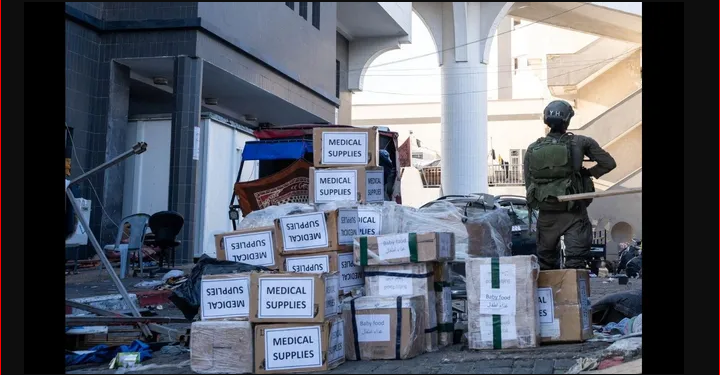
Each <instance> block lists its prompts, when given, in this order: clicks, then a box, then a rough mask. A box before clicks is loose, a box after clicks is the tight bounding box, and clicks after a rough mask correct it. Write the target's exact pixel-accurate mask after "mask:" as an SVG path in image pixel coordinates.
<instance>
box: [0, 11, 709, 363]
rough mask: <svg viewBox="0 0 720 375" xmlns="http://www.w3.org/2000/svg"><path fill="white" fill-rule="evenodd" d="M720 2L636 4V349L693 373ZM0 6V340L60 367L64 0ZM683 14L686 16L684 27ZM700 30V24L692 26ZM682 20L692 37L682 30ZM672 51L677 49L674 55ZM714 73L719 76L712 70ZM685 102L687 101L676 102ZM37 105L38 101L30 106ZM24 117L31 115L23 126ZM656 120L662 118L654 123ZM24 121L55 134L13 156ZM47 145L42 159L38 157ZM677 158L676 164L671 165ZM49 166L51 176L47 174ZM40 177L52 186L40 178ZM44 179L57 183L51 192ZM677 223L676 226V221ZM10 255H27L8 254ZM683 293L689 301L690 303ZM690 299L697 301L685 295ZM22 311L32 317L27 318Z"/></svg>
mask: <svg viewBox="0 0 720 375" xmlns="http://www.w3.org/2000/svg"><path fill="white" fill-rule="evenodd" d="M716 6H717V5H716V4H714V3H713V5H712V9H713V11H712V12H711V11H708V9H706V8H704V7H703V8H701V7H698V6H687V7H685V5H684V3H680V2H673V3H665V4H660V3H659V2H645V3H644V4H643V7H644V8H645V9H644V11H645V15H647V16H648V18H646V19H645V20H644V23H645V24H644V29H645V30H646V31H647V33H646V34H645V35H646V36H647V37H646V38H645V40H644V44H645V45H644V47H645V48H644V54H645V61H649V64H648V74H649V80H648V90H647V92H645V95H646V99H647V100H645V104H647V105H648V107H647V108H648V110H647V111H645V113H644V115H645V117H646V118H647V119H648V122H649V124H650V129H651V130H650V131H649V132H647V133H646V135H645V137H644V139H645V144H646V148H645V150H647V152H645V154H646V156H647V157H648V158H649V159H647V161H648V164H647V165H646V166H645V168H646V169H647V171H646V172H647V173H646V178H645V180H646V181H648V183H646V184H645V185H646V187H648V188H649V189H650V190H649V191H648V192H646V196H648V199H647V200H646V201H647V202H646V204H645V205H644V209H643V213H647V214H648V215H647V217H646V218H645V225H644V229H645V233H646V234H647V236H644V237H645V238H644V242H646V244H647V246H646V248H647V249H649V251H650V253H648V256H649V257H648V259H647V261H649V263H646V265H647V267H646V268H645V269H646V271H645V272H644V278H645V283H646V288H645V289H646V290H645V296H646V297H645V298H644V302H645V305H646V308H647V309H648V310H649V312H650V313H649V314H648V315H647V316H646V317H645V320H646V322H647V323H648V327H649V329H648V331H647V332H646V333H645V337H644V340H643V341H644V343H645V348H644V351H645V352H646V353H648V354H652V356H648V360H647V361H645V364H644V368H643V369H644V372H646V373H684V372H685V369H687V371H688V372H691V373H692V372H701V371H702V370H701V368H705V367H706V366H707V363H706V362H705V359H707V358H709V357H707V354H704V353H706V351H705V350H697V348H698V344H701V345H703V344H704V345H707V344H708V342H709V344H710V347H714V345H715V342H716V341H715V338H714V337H711V336H712V335H710V333H711V332H712V330H710V329H709V327H708V322H711V321H712V322H715V320H714V317H710V316H705V315H714V313H715V310H714V308H710V309H707V308H702V306H703V305H705V304H702V303H699V302H700V301H703V300H709V299H711V300H714V294H712V296H711V297H713V298H709V297H708V296H706V295H705V293H706V292H708V291H710V290H708V289H707V282H702V281H701V280H699V277H700V275H715V274H716V273H717V272H718V270H717V268H715V267H716V266H714V265H713V264H714V263H713V262H709V261H707V262H706V261H704V259H705V258H706V257H707V254H708V253H712V252H714V250H712V248H713V247H714V246H717V245H716V243H715V242H714V241H713V242H711V243H710V244H708V243H707V241H703V239H705V238H708V237H709V238H710V239H714V238H715V237H713V236H712V235H708V234H706V233H703V232H701V231H700V230H699V229H700V228H702V229H704V227H705V225H704V223H706V222H714V221H715V220H717V215H714V217H715V218H716V219H712V216H711V215H710V210H708V209H707V208H706V207H708V208H709V207H713V206H712V205H708V204H707V202H706V201H707V199H708V197H711V196H715V195H714V189H715V187H713V186H712V185H711V184H707V183H705V182H706V181H709V180H710V178H709V177H705V175H706V174H708V170H711V171H712V173H710V174H712V175H714V174H715V171H717V170H718V169H716V168H715V167H710V168H708V167H707V166H706V165H705V164H704V163H702V164H698V163H699V162H701V161H702V160H706V159H703V158H701V157H700V156H701V154H707V153H709V150H711V149H715V148H716V147H717V145H716V146H713V145H714V144H715V142H716V140H717V139H718V136H717V135H716V134H715V132H717V131H718V128H716V127H715V126H716V125H715V121H717V119H716V118H713V119H708V118H707V117H708V116H709V112H714V111H715V108H716V107H715V106H716V105H717V104H716V103H717V101H716V98H715V95H708V94H701V93H702V92H706V93H707V92H710V91H712V90H714V89H711V90H710V89H708V88H707V87H703V86H706V85H707V84H709V83H711V82H710V81H711V80H710V79H708V77H707V73H708V71H707V70H706V69H705V65H706V62H707V61H708V60H707V57H705V56H707V55H712V56H714V54H713V53H707V52H708V51H707V48H708V47H707V46H711V49H714V46H717V44H715V37H712V38H710V36H709V35H715V34H714V32H715V31H714V29H713V30H712V32H710V30H708V29H709V28H711V27H710V26H712V28H714V27H716V26H715V25H717V19H716V18H715V16H716V15H717V14H718V13H717V12H716V11H714V10H715V9H716V8H715V7H716ZM5 8H6V13H5V14H6V15H9V16H8V17H7V18H8V19H9V18H12V19H13V22H12V25H14V26H10V25H11V24H7V23H6V29H10V28H11V27H12V28H15V27H17V26H18V25H20V26H21V27H22V28H23V30H24V31H23V34H22V36H20V35H17V34H14V33H13V34H8V33H7V31H6V37H5V43H6V44H5V46H6V51H11V52H13V54H12V55H6V56H10V57H9V58H8V59H7V60H6V65H5V66H6V69H5V70H6V71H7V72H11V75H9V76H8V79H10V81H6V82H7V83H8V87H9V88H8V90H5V91H7V93H6V95H5V103H6V104H7V105H6V106H5V107H6V109H8V110H7V111H6V113H5V119H6V120H7V121H6V123H7V124H8V125H7V126H6V128H5V133H6V142H5V143H6V149H5V155H6V161H8V162H7V163H5V166H6V170H5V172H6V174H7V175H8V176H12V177H14V178H15V179H17V178H18V177H19V178H20V179H21V180H22V182H20V183H18V182H16V180H13V181H8V184H7V185H6V187H5V194H6V196H7V197H9V198H8V200H7V202H6V212H8V215H5V216H6V222H5V228H6V229H8V230H7V231H5V232H6V234H9V235H8V236H6V239H5V243H6V245H7V246H6V248H7V249H8V254H10V258H9V259H7V258H6V259H7V260H6V261H10V262H11V263H7V265H8V266H7V270H6V273H5V277H4V279H5V281H6V288H5V291H6V293H5V298H6V299H7V300H8V301H10V302H12V304H11V305H7V304H6V309H5V316H6V318H5V320H6V321H7V322H9V324H8V325H7V326H6V331H5V337H6V338H9V339H8V340H7V342H6V346H5V349H6V351H7V353H8V355H7V356H4V357H5V358H6V365H5V367H6V370H16V371H17V372H19V373H64V372H65V367H64V362H63V359H62V357H61V356H60V355H59V353H55V350H57V349H59V348H62V347H63V345H64V337H63V336H64V331H63V329H62V327H63V326H64V323H63V322H62V320H63V315H64V302H63V299H64V290H63V284H62V283H61V277H64V276H62V275H63V274H62V267H61V266H59V264H62V263H64V259H63V256H64V254H63V252H62V251H61V250H60V246H63V245H64V244H62V243H60V241H61V240H60V239H61V238H62V236H61V235H60V234H59V233H56V234H53V233H51V232H54V231H57V232H60V230H61V229H60V228H61V227H62V226H61V225H55V224H54V223H56V221H55V220H54V218H55V217H58V212H62V210H63V209H64V206H63V203H62V202H63V200H64V197H62V196H61V195H60V192H61V190H60V185H61V184H62V175H61V173H62V172H61V171H62V170H63V168H62V166H61V164H60V163H62V161H61V160H62V158H60V157H59V155H55V154H61V153H62V152H63V150H62V148H64V146H63V143H62V142H61V141H60V139H61V137H63V134H62V132H63V130H64V129H63V127H62V126H61V124H62V123H63V121H64V118H63V117H64V111H65V110H64V106H63V101H62V100H61V98H62V97H63V96H64V91H63V83H64V82H63V81H64V80H63V76H64V75H63V70H64V48H63V47H62V46H63V44H62V43H63V42H62V36H63V33H62V32H61V31H60V30H64V25H63V20H64V13H65V7H64V3H61V2H55V3H32V4H24V5H20V3H13V2H10V3H6V4H5ZM26 16H27V18H26ZM681 20H684V21H685V23H684V25H683V24H682V23H681V22H683V21H681ZM681 25H682V26H681ZM683 26H684V27H683ZM699 28H702V29H703V30H693V31H694V32H691V31H690V30H691V29H699ZM685 29H686V30H688V35H685V33H684V30H685ZM695 39H700V40H699V41H698V40H695ZM703 39H704V40H703ZM703 41H712V42H711V43H708V44H704V45H703V47H702V48H693V47H691V48H684V45H686V44H687V45H688V46H691V45H699V43H701V42H703ZM693 42H696V43H693ZM26 46H27V47H26ZM18 52H20V53H18ZM696 55H697V57H696ZM678 56H682V57H683V58H682V59H679V58H678ZM685 60H687V64H685ZM25 66H28V67H32V66H35V67H36V68H29V69H28V71H27V73H26V72H25ZM689 67H693V68H689ZM683 71H684V72H683ZM19 73H21V74H23V75H24V76H25V82H24V83H23V82H17V81H18V80H19V79H18V77H19V76H20V74H19ZM683 73H685V74H683ZM701 74H702V75H703V76H701ZM685 75H687V78H686V77H685ZM712 82H717V81H715V80H714V79H713V80H712ZM713 85H714V83H713ZM24 87H27V88H28V89H29V90H28V91H29V94H28V95H25V92H24ZM10 91H13V92H12V93H10ZM685 92H687V93H688V95H687V96H685V95H684V93H685ZM20 93H22V94H20ZM25 98H28V102H29V105H28V108H26V109H25V111H24V112H25V113H24V112H21V111H18V110H17V108H19V107H24V105H25ZM38 99H40V100H38ZM686 100H687V101H688V103H687V105H685V103H684V102H685V101H686ZM38 108H40V109H41V110H40V111H37V109H38ZM11 110H12V111H11ZM26 114H27V116H26ZM37 114H43V115H46V116H43V117H41V118H33V117H31V116H33V115H34V116H36V117H37ZM712 116H713V117H714V116H715V114H713V115H712ZM25 117H27V119H28V120H27V124H26V123H25ZM661 123H665V124H667V125H669V126H664V127H661V126H659V124H661ZM706 123H707V124H709V127H707V126H708V125H705V124H706ZM26 127H27V128H28V129H32V130H35V129H37V130H39V131H40V132H42V131H45V132H47V133H48V134H50V133H52V134H54V135H53V136H44V134H38V133H39V132H38V131H34V132H33V133H30V137H28V138H29V140H30V141H29V142H28V143H29V144H28V145H27V146H28V147H25V148H24V150H23V151H22V153H23V154H24V156H25V158H23V159H19V158H18V157H17V155H16V153H17V151H18V150H17V149H18V145H24V143H25V142H24V133H25V131H24V128H26ZM661 128H663V129H665V130H662V129H661ZM45 129H48V130H45ZM50 129H52V131H50ZM680 129H682V130H683V134H682V135H679V134H678V132H679V130H680ZM702 129H713V130H712V133H713V135H708V134H706V133H700V132H699V131H700V130H702ZM684 133H687V136H685V134H684ZM681 136H682V137H683V138H684V142H687V143H688V145H687V146H688V147H687V148H686V149H685V150H684V152H683V153H681V152H680V150H679V144H680V139H679V138H680V137H681ZM690 140H691V142H690ZM704 143H707V145H705V144H704ZM7 147H10V148H7ZM20 147H23V146H20ZM37 154H39V155H40V157H37V156H36V155H37ZM46 154H47V155H48V159H46V158H45V157H44V156H45V155H46ZM50 154H52V156H50ZM7 157H11V158H10V159H7ZM681 158H682V159H683V162H682V164H683V165H679V163H677V160H678V159H681ZM26 159H27V160H28V161H29V160H35V162H34V163H32V164H30V163H28V166H29V167H30V168H28V173H25V160H26ZM51 160H52V163H51V162H50V161H51ZM55 161H56V162H57V164H55V163H56V162H55ZM671 161H672V162H671ZM7 168H9V169H7ZM679 168H683V172H684V173H683V175H682V179H683V184H682V185H681V184H678V183H677V182H678V180H679V178H678V177H677V176H678V175H679V173H678V172H679V170H678V169H679ZM45 170H47V171H48V175H45V174H44V171H45ZM692 171H695V172H694V173H693V172H692ZM47 176H53V177H51V178H49V177H47ZM55 176H57V177H55ZM55 178H57V180H55ZM48 181H52V183H50V184H49V185H48V184H47V182H48ZM53 184H55V185H53ZM56 185H57V186H56ZM678 185H680V186H678ZM686 185H687V189H685V186H686ZM26 186H27V187H34V189H32V190H34V191H40V193H39V194H33V196H28V197H26V196H25V193H24V189H25V187H26ZM46 186H56V187H55V188H57V190H52V189H55V188H46ZM38 187H39V188H38ZM686 191H687V194H685V192H686ZM681 196H682V197H683V200H684V201H686V202H684V203H685V204H684V205H683V212H682V213H683V214H684V217H681V216H680V204H678V203H677V200H678V198H679V197H681ZM699 197H702V199H703V202H702V205H700V204H698V198H699ZM19 198H22V199H23V200H25V207H18V205H17V203H18V202H19V201H20V199H19ZM688 198H694V199H688ZM713 200H714V199H713ZM8 204H9V206H8ZM26 211H27V215H26V214H25V212H26ZM46 213H49V214H46ZM685 218H687V220H685ZM681 222H682V223H683V231H682V233H680V231H679V230H678V229H677V228H679V226H680V225H679V224H680V223H681ZM25 224H28V225H27V227H28V230H27V232H26V234H25V236H17V235H14V234H16V233H21V232H25V226H26V225H25ZM701 225H702V226H701ZM696 228H697V229H696ZM693 229H694V230H693ZM24 237H28V239H30V240H38V239H41V240H42V241H43V242H41V243H38V242H37V241H33V242H31V241H25V239H24ZM50 238H53V239H54V238H58V244H57V245H53V246H49V244H50V243H51V242H52V241H49V239H50ZM44 239H48V241H47V242H46V241H45V240H44ZM26 242H27V244H28V246H27V248H26V246H25V245H26V244H25V243H26ZM54 246H57V249H55V247H54ZM663 252H664V253H665V254H666V255H665V256H663V255H662V253H663ZM18 253H22V254H23V256H22V257H16V254H18ZM18 258H19V259H18ZM685 258H687V259H685ZM25 259H27V261H25ZM685 265H689V266H691V267H692V268H690V269H688V271H689V272H687V273H686V274H685V275H684V278H685V280H683V279H682V278H681V277H680V272H681V271H680V270H683V271H684V266H685ZM703 268H706V269H703ZM19 278H20V279H22V280H23V283H22V284H21V283H20V282H18V279H19ZM683 281H685V283H684V285H683ZM713 284H714V282H713ZM681 285H682V286H681ZM713 289H714V288H713ZM26 291H27V293H26ZM685 296H687V298H688V302H687V303H686V302H685ZM692 296H694V298H693V299H692V300H691V299H690V298H691V297H692ZM18 302H21V303H18ZM712 306H714V305H712ZM685 310H687V314H686V313H685ZM711 311H712V312H711ZM26 314H30V315H29V316H28V319H27V320H26V319H25V316H26ZM681 321H682V322H683V324H682V325H681ZM21 325H24V332H22V331H20V330H21V328H20V326H21ZM712 325H714V323H713V324H712ZM683 328H684V329H683ZM10 339H11V340H12V341H10ZM685 343H688V344H689V343H693V344H694V345H685ZM48 349H49V350H48ZM58 351H59V350H58ZM683 351H684V352H683ZM18 357H24V364H18V361H17V360H14V359H15V358H18ZM685 358H686V360H683V359H685ZM7 359H10V361H9V362H8V361H7ZM711 366H714V365H711ZM11 372H15V371H11Z"/></svg>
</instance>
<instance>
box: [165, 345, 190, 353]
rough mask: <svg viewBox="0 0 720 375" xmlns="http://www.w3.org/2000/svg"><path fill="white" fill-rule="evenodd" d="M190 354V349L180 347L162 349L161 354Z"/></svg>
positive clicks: (168, 346)
mask: <svg viewBox="0 0 720 375" xmlns="http://www.w3.org/2000/svg"><path fill="white" fill-rule="evenodd" d="M188 352H190V349H188V348H186V347H184V346H180V345H166V346H163V347H162V349H160V353H161V354H168V355H180V354H183V353H188Z"/></svg>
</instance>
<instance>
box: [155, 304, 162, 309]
mask: <svg viewBox="0 0 720 375" xmlns="http://www.w3.org/2000/svg"><path fill="white" fill-rule="evenodd" d="M155 309H156V310H162V309H163V305H157V306H155Z"/></svg>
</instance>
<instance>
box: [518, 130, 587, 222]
mask: <svg viewBox="0 0 720 375" xmlns="http://www.w3.org/2000/svg"><path fill="white" fill-rule="evenodd" d="M572 135H573V134H572V133H565V134H563V135H562V136H560V138H553V137H543V138H540V139H538V140H537V142H535V143H534V144H533V146H532V148H530V149H529V150H528V171H529V175H530V184H529V186H528V189H527V203H528V205H529V206H530V207H532V208H534V209H540V210H565V209H567V210H569V209H572V208H573V206H574V202H568V203H567V204H561V203H559V202H558V201H557V198H556V197H559V196H561V195H568V194H578V193H581V192H583V191H584V190H585V188H584V185H586V184H585V183H584V182H583V180H582V178H581V176H580V173H579V171H575V170H574V168H573V159H572ZM591 184H592V183H591Z"/></svg>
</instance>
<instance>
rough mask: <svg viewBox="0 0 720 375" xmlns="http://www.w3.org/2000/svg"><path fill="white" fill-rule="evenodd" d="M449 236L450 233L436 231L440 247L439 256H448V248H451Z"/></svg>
mask: <svg viewBox="0 0 720 375" xmlns="http://www.w3.org/2000/svg"><path fill="white" fill-rule="evenodd" d="M450 237H451V236H450V233H438V242H439V243H438V245H439V247H440V250H439V254H438V255H440V258H444V259H448V258H450V249H451V248H452V241H450Z"/></svg>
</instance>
